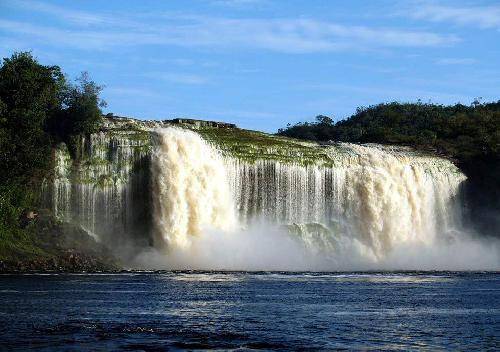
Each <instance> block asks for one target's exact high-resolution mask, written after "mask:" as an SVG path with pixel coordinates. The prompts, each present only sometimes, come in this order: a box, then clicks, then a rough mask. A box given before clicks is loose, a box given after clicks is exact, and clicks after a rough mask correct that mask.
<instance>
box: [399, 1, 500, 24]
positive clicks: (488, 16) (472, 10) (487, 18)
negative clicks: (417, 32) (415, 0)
mask: <svg viewBox="0 0 500 352" xmlns="http://www.w3.org/2000/svg"><path fill="white" fill-rule="evenodd" d="M409 13H410V15H411V16H412V17H414V18H418V19H424V20H429V21H434V22H450V23H454V24H457V25H471V26H477V27H480V28H500V6H469V7H460V6H444V5H436V4H420V5H418V6H416V7H415V8H414V9H412V10H411V11H409Z"/></svg>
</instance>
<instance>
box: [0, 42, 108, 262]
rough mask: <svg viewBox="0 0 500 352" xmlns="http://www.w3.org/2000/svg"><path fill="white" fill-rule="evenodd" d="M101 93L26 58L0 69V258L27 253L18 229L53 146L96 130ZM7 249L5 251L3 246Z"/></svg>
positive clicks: (25, 232)
mask: <svg viewBox="0 0 500 352" xmlns="http://www.w3.org/2000/svg"><path fill="white" fill-rule="evenodd" d="M101 89H102V88H101V87H100V86H98V85H96V84H95V83H94V82H93V81H91V80H90V78H89V76H88V74H86V73H84V74H82V76H81V77H80V78H79V79H78V80H77V83H76V84H72V83H70V82H68V81H67V80H66V79H65V77H64V75H63V74H62V72H61V69H60V68H59V67H58V66H44V65H41V64H40V63H38V62H37V60H36V59H35V58H34V57H33V56H32V55H31V53H29V52H22V53H14V54H13V55H12V56H11V57H10V58H5V59H4V60H3V63H2V65H1V66H0V168H1V170H2V171H1V172H0V252H1V251H2V248H3V250H5V248H7V247H9V246H14V247H15V246H16V245H19V246H20V247H19V248H25V249H26V248H28V247H29V246H30V243H31V244H32V243H33V241H32V240H31V239H30V237H29V229H27V228H22V226H20V218H21V217H22V214H23V213H24V212H25V211H26V210H27V209H34V208H36V207H37V205H38V204H39V195H40V188H41V187H40V186H41V181H42V180H43V178H44V177H46V176H47V174H48V173H49V170H50V164H51V149H52V147H53V146H54V144H55V143H57V142H58V141H61V140H62V141H70V142H71V141H73V143H74V144H77V142H76V141H78V140H79V138H80V136H81V135H85V134H90V133H92V132H94V131H95V130H96V129H98V128H99V124H100V121H101V115H102V113H101V110H100V107H101V106H103V104H104V102H103V101H102V100H101V99H100V98H99V93H100V91H101ZM6 243H8V244H9V245H8V246H6V245H5V244H6Z"/></svg>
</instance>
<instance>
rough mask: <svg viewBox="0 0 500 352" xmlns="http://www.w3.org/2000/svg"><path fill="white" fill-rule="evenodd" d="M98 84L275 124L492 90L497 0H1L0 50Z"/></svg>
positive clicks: (124, 111) (165, 104) (250, 123)
mask: <svg viewBox="0 0 500 352" xmlns="http://www.w3.org/2000/svg"><path fill="white" fill-rule="evenodd" d="M26 50H30V51H32V53H33V55H34V56H35V57H37V58H38V60H39V61H40V62H41V63H42V64H47V65H59V66H60V67H61V68H62V69H63V71H64V72H65V73H66V74H67V75H68V77H70V78H75V77H76V76H78V75H79V73H80V72H82V71H88V72H89V73H90V75H91V77H92V79H93V80H94V81H96V82H97V83H99V84H102V85H104V86H105V88H104V90H103V93H102V96H103V98H104V99H105V100H106V101H107V103H108V107H107V108H106V109H105V112H113V113H114V114H115V115H120V116H130V117H136V118H140V119H171V118H176V117H191V118H200V119H209V120H217V121H226V122H232V123H236V124H237V125H238V126H240V127H243V128H249V129H256V130H263V131H268V132H275V131H276V130H277V129H278V128H280V127H284V126H285V125H286V124H287V123H292V124H293V123H296V122H298V121H311V120H313V119H314V117H315V116H316V115H319V114H323V115H328V116H331V117H333V118H334V119H335V120H339V119H343V118H346V117H348V116H350V115H351V114H353V113H354V112H355V111H356V108H357V107H361V106H369V105H372V104H377V103H381V102H389V101H401V102H408V101H417V100H418V99H420V100H422V101H424V102H429V101H430V102H433V103H441V104H453V103H457V102H461V103H464V104H470V103H471V102H472V101H473V100H474V99H476V98H482V100H483V101H496V100H498V99H500V95H499V87H500V84H499V83H500V65H499V63H500V1H498V0H497V1H481V0H477V1H467V0H463V1H459V0H454V1H445V0H443V1H412V0H409V1H389V0H387V1H383V0H380V1H356V0H353V1H340V0H339V1H335V0H307V1H302V0H301V1H298V0H287V1H284V0H198V1H194V0H165V1H152V0H143V1H126V0H107V1H98V0H93V1H92V0H72V1H35V0H33V1H32V0H29V1H28V0H26V1H24V0H22V1H21V0H19V1H15V0H0V56H1V57H2V58H3V57H9V56H10V55H12V53H13V52H15V51H26Z"/></svg>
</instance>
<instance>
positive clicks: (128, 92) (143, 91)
mask: <svg viewBox="0 0 500 352" xmlns="http://www.w3.org/2000/svg"><path fill="white" fill-rule="evenodd" d="M104 94H105V95H106V96H109V97H113V98H126V99H130V97H140V98H160V97H163V95H161V94H160V93H159V92H156V91H153V90H151V89H148V88H137V87H121V86H111V87H106V89H105V90H104Z"/></svg>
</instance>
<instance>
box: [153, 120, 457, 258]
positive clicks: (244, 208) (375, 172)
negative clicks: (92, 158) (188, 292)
mask: <svg viewBox="0 0 500 352" xmlns="http://www.w3.org/2000/svg"><path fill="white" fill-rule="evenodd" d="M156 145H157V147H156V149H155V151H154V153H153V158H152V177H153V195H154V219H155V220H154V221H155V225H156V229H157V232H158V233H159V238H161V240H162V242H163V243H166V244H167V246H180V247H186V246H189V244H190V238H192V237H191V236H192V235H197V234H200V233H201V232H202V229H203V228H204V227H212V228H219V229H227V228H232V227H234V224H235V222H236V220H235V219H236V216H235V210H236V212H237V213H238V215H239V217H238V219H239V221H240V223H241V224H242V225H247V224H248V223H250V222H251V221H252V219H256V218H264V219H265V220H266V221H269V222H272V223H276V224H295V225H294V226H295V227H294V229H295V231H293V229H292V232H295V233H296V234H297V235H298V236H299V237H301V239H302V240H303V241H304V242H306V243H309V244H311V243H314V244H316V245H317V244H318V239H317V238H314V236H316V237H317V235H318V233H321V237H322V239H321V241H320V242H321V245H322V246H324V247H328V246H329V245H331V247H332V248H334V247H335V243H336V242H338V241H339V240H340V238H346V237H347V238H351V239H355V240H357V241H359V242H360V243H361V244H362V245H363V246H364V247H366V248H368V253H367V254H369V255H371V256H373V257H374V258H381V257H383V256H385V255H386V254H387V253H388V252H390V250H391V248H392V247H393V246H395V245H399V244H409V243H416V244H431V243H433V241H435V240H436V238H437V237H439V236H441V237H443V236H445V235H446V234H447V233H449V232H450V231H452V230H453V228H454V227H457V226H458V223H457V222H458V219H459V214H458V209H459V208H458V207H456V206H455V203H456V200H455V199H454V198H455V196H456V195H457V191H458V188H459V185H460V183H461V182H462V181H463V180H464V179H465V177H464V175H463V174H461V173H460V172H459V171H458V169H456V167H455V166H454V165H453V164H452V163H451V162H449V161H447V160H444V159H438V158H432V157H425V156H422V155H417V154H412V153H411V152H410V151H405V150H401V149H390V148H387V147H382V146H377V145H355V144H341V145H339V146H336V147H330V148H329V150H328V152H329V153H330V156H331V159H332V161H333V167H325V166H318V165H307V166H303V165H300V164H299V163H295V164H294V163H280V162H278V161H275V160H257V161H255V162H246V161H242V160H239V159H235V158H232V157H224V158H223V157H221V155H220V154H219V152H218V151H217V149H216V148H215V147H214V146H212V145H209V144H208V143H207V142H205V141H204V140H203V139H202V138H201V137H200V136H199V135H198V134H196V133H195V132H192V131H188V130H182V129H178V128H167V129H159V130H157V132H156ZM297 229H298V231H297ZM318 231H319V232H318ZM311 236H313V237H311ZM327 243H328V245H327Z"/></svg>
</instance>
